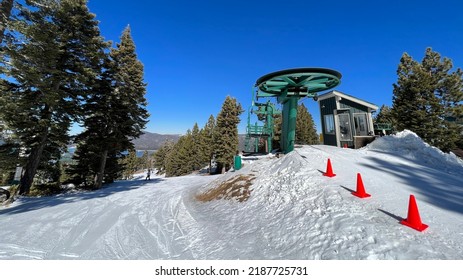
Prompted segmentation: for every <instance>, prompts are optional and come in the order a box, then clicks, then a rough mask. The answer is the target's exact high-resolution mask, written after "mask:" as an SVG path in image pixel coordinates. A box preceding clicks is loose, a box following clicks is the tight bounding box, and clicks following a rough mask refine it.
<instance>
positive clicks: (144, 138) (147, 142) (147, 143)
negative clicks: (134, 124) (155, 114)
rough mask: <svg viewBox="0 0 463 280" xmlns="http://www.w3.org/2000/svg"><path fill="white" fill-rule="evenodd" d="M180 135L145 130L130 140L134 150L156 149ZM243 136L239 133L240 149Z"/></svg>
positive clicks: (242, 145)
mask: <svg viewBox="0 0 463 280" xmlns="http://www.w3.org/2000/svg"><path fill="white" fill-rule="evenodd" d="M180 136H181V135H179V134H158V133H152V132H147V131H145V132H144V133H143V134H142V135H141V136H140V138H138V139H134V140H133V141H132V142H133V144H134V145H135V149H136V150H158V149H159V148H160V147H161V146H162V144H164V143H165V142H166V141H168V140H171V141H173V142H177V141H178V139H179V138H180ZM244 138H245V135H242V134H240V135H239V142H240V144H239V146H240V150H243V149H244Z"/></svg>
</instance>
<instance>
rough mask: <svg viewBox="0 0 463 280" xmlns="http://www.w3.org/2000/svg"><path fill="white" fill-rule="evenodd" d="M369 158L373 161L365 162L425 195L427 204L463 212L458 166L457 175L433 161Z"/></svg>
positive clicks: (462, 177)
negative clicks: (432, 165) (433, 163)
mask: <svg viewBox="0 0 463 280" xmlns="http://www.w3.org/2000/svg"><path fill="white" fill-rule="evenodd" d="M375 152H378V151H375ZM381 153H384V154H390V155H393V156H396V157H397V156H398V157H402V158H403V159H405V160H407V161H410V159H408V158H406V157H403V156H401V155H398V154H394V153H387V152H381ZM369 160H371V161H372V164H368V163H362V164H361V165H363V166H366V167H369V168H372V169H376V170H380V171H383V172H385V173H389V174H392V175H394V176H396V177H397V178H400V179H401V180H402V182H403V183H404V184H406V185H408V186H409V187H411V188H413V189H414V191H415V192H416V193H417V194H420V195H421V196H423V197H425V198H426V202H427V203H430V204H432V205H435V206H437V207H439V208H442V209H445V210H450V211H453V212H457V213H460V214H463V176H462V175H463V172H461V173H460V172H459V170H457V169H458V168H455V169H453V170H452V171H454V170H456V171H457V172H456V173H457V174H455V172H452V173H451V172H448V171H446V170H439V169H436V168H435V167H431V166H430V164H424V163H422V164H420V163H418V162H416V161H413V163H411V164H410V165H408V164H404V163H396V162H395V163H390V162H388V161H387V160H384V159H381V158H378V157H369ZM417 164H418V165H417ZM462 171H463V168H462ZM458 173H459V174H458ZM404 199H408V198H404Z"/></svg>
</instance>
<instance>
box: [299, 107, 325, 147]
mask: <svg viewBox="0 0 463 280" xmlns="http://www.w3.org/2000/svg"><path fill="white" fill-rule="evenodd" d="M319 142H320V141H319V138H318V134H317V129H316V128H315V123H314V121H313V119H312V115H311V114H310V113H309V111H308V110H307V108H306V107H305V105H304V104H301V105H299V106H297V119H296V144H301V145H315V144H319Z"/></svg>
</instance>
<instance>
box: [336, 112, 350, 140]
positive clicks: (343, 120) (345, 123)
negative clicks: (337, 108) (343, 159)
mask: <svg viewBox="0 0 463 280" xmlns="http://www.w3.org/2000/svg"><path fill="white" fill-rule="evenodd" d="M338 121H339V132H340V133H341V135H340V137H339V139H340V140H341V141H352V131H351V125H350V115H349V113H343V114H338Z"/></svg>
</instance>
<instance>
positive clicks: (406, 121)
mask: <svg viewBox="0 0 463 280" xmlns="http://www.w3.org/2000/svg"><path fill="white" fill-rule="evenodd" d="M452 67H453V65H452V62H451V60H450V59H448V58H444V59H442V58H441V56H440V55H439V54H438V53H437V52H434V51H433V50H432V49H431V48H428V49H426V53H425V56H424V58H423V60H422V62H421V63H418V62H416V61H414V60H413V59H412V57H410V56H409V55H408V54H406V53H404V54H403V56H402V58H401V60H400V64H399V67H398V70H397V75H398V81H397V83H396V84H394V96H393V106H392V114H393V116H394V119H395V121H396V124H397V129H398V130H403V129H409V130H412V131H414V132H415V133H417V134H418V135H419V136H420V137H421V138H422V139H423V140H424V141H426V142H428V143H429V144H431V145H433V146H436V147H438V148H440V149H442V150H443V151H449V150H450V149H452V148H453V147H454V146H455V143H456V142H457V140H458V136H459V135H458V134H459V132H460V131H458V130H457V129H455V125H454V124H452V123H451V122H449V121H448V116H449V115H452V114H454V113H455V112H456V111H458V110H459V108H460V105H461V104H460V103H461V101H462V99H461V98H462V93H461V91H462V88H463V86H462V85H463V81H462V71H461V70H460V69H457V71H456V72H454V73H449V71H450V70H451V69H452ZM459 104H460V105H459Z"/></svg>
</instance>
